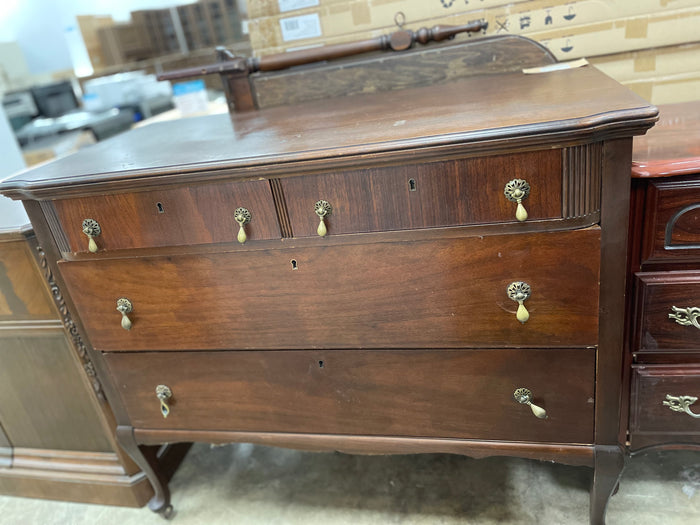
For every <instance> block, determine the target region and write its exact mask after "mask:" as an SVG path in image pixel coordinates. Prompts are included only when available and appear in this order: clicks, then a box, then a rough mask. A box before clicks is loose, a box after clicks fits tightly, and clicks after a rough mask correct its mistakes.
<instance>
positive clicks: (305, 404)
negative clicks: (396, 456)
mask: <svg viewBox="0 0 700 525" xmlns="http://www.w3.org/2000/svg"><path fill="white" fill-rule="evenodd" d="M594 360H595V352H594V351H593V350H590V349H576V350H525V349H520V350H499V351H491V350H471V351H460V350H432V351H398V350H386V351H379V352H378V351H371V350H343V351H324V350H317V351H293V352H206V353H202V352H188V353H155V352H154V353H146V354H138V355H136V354H127V353H121V354H117V353H111V354H108V355H107V363H108V365H109V369H110V372H111V374H112V376H113V377H114V382H115V384H117V385H119V390H120V393H121V396H122V399H123V400H124V404H125V405H126V408H127V411H128V413H129V417H130V420H131V421H132V422H133V423H134V426H135V427H137V428H143V429H163V430H165V429H168V430H186V429H194V430H234V431H248V432H250V431H259V432H310V433H317V434H358V435H385V436H425V437H438V438H461V439H485V438H489V439H494V440H505V441H537V442H554V443H590V442H591V441H592V438H593V401H592V400H593V374H594ZM586 370H588V373H585V371H586ZM436 377H440V380H439V381H435V378H436ZM159 384H165V385H167V386H168V387H170V389H171V390H172V392H173V397H172V399H171V404H170V415H169V416H168V418H167V419H165V418H163V416H162V415H161V413H160V407H159V403H158V400H157V399H156V396H155V387H156V386H157V385H159ZM523 386H524V387H527V388H529V389H530V390H532V392H533V395H534V396H535V397H534V400H533V402H535V403H537V404H539V405H541V406H542V407H544V408H545V409H546V410H547V414H548V418H547V419H546V420H542V419H538V418H536V417H535V416H534V415H533V414H532V412H531V411H530V408H529V407H527V406H526V405H521V404H519V403H517V402H516V401H515V400H514V399H513V392H514V391H515V390H516V389H517V388H520V387H523Z"/></svg>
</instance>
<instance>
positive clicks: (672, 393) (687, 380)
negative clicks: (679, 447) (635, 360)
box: [630, 365, 700, 449]
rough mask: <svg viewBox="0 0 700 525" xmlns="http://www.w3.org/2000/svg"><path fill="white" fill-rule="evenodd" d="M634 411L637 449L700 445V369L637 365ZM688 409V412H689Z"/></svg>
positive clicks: (632, 428) (632, 421) (633, 434)
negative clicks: (664, 445)
mask: <svg viewBox="0 0 700 525" xmlns="http://www.w3.org/2000/svg"><path fill="white" fill-rule="evenodd" d="M633 369H634V370H633V378H632V398H631V410H630V443H631V446H632V448H633V449H639V448H643V447H646V446H650V445H658V444H663V443H700V401H694V400H696V399H697V398H700V366H679V365H667V366H664V365H655V366H639V365H638V366H634V367H633ZM686 408H687V410H686Z"/></svg>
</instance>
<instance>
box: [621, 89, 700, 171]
mask: <svg viewBox="0 0 700 525" xmlns="http://www.w3.org/2000/svg"><path fill="white" fill-rule="evenodd" d="M633 151H634V153H633V156H632V176H633V177H637V178H647V177H669V176H673V175H687V174H691V173H700V101H695V102H683V103H680V104H667V105H664V106H661V107H659V122H658V123H657V124H656V125H655V126H654V128H653V129H652V130H651V131H650V132H649V134H648V135H646V136H644V137H637V138H636V139H635V140H634V150H633Z"/></svg>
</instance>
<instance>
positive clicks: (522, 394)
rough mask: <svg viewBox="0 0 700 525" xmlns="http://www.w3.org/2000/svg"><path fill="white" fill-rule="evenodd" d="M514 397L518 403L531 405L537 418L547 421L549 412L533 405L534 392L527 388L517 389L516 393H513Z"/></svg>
mask: <svg viewBox="0 0 700 525" xmlns="http://www.w3.org/2000/svg"><path fill="white" fill-rule="evenodd" d="M513 397H514V398H515V400H516V401H517V402H518V403H521V404H523V405H529V406H530V410H532V413H533V414H535V417H538V418H540V419H545V418H546V417H547V411H546V410H545V409H544V408H542V407H538V406H537V405H534V404H533V403H532V392H530V390H528V389H527V388H518V389H516V390H515V392H513Z"/></svg>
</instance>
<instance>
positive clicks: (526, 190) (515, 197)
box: [503, 179, 530, 222]
mask: <svg viewBox="0 0 700 525" xmlns="http://www.w3.org/2000/svg"><path fill="white" fill-rule="evenodd" d="M503 193H504V195H505V196H506V199H508V200H509V201H511V202H516V203H517V204H518V206H517V208H516V209H515V218H516V219H518V220H519V221H520V222H523V221H526V220H527V210H526V209H525V206H523V199H527V196H528V195H530V185H529V184H528V183H527V181H526V180H523V179H513V180H512V181H510V182H509V183H508V184H506V187H505V188H504V189H503Z"/></svg>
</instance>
